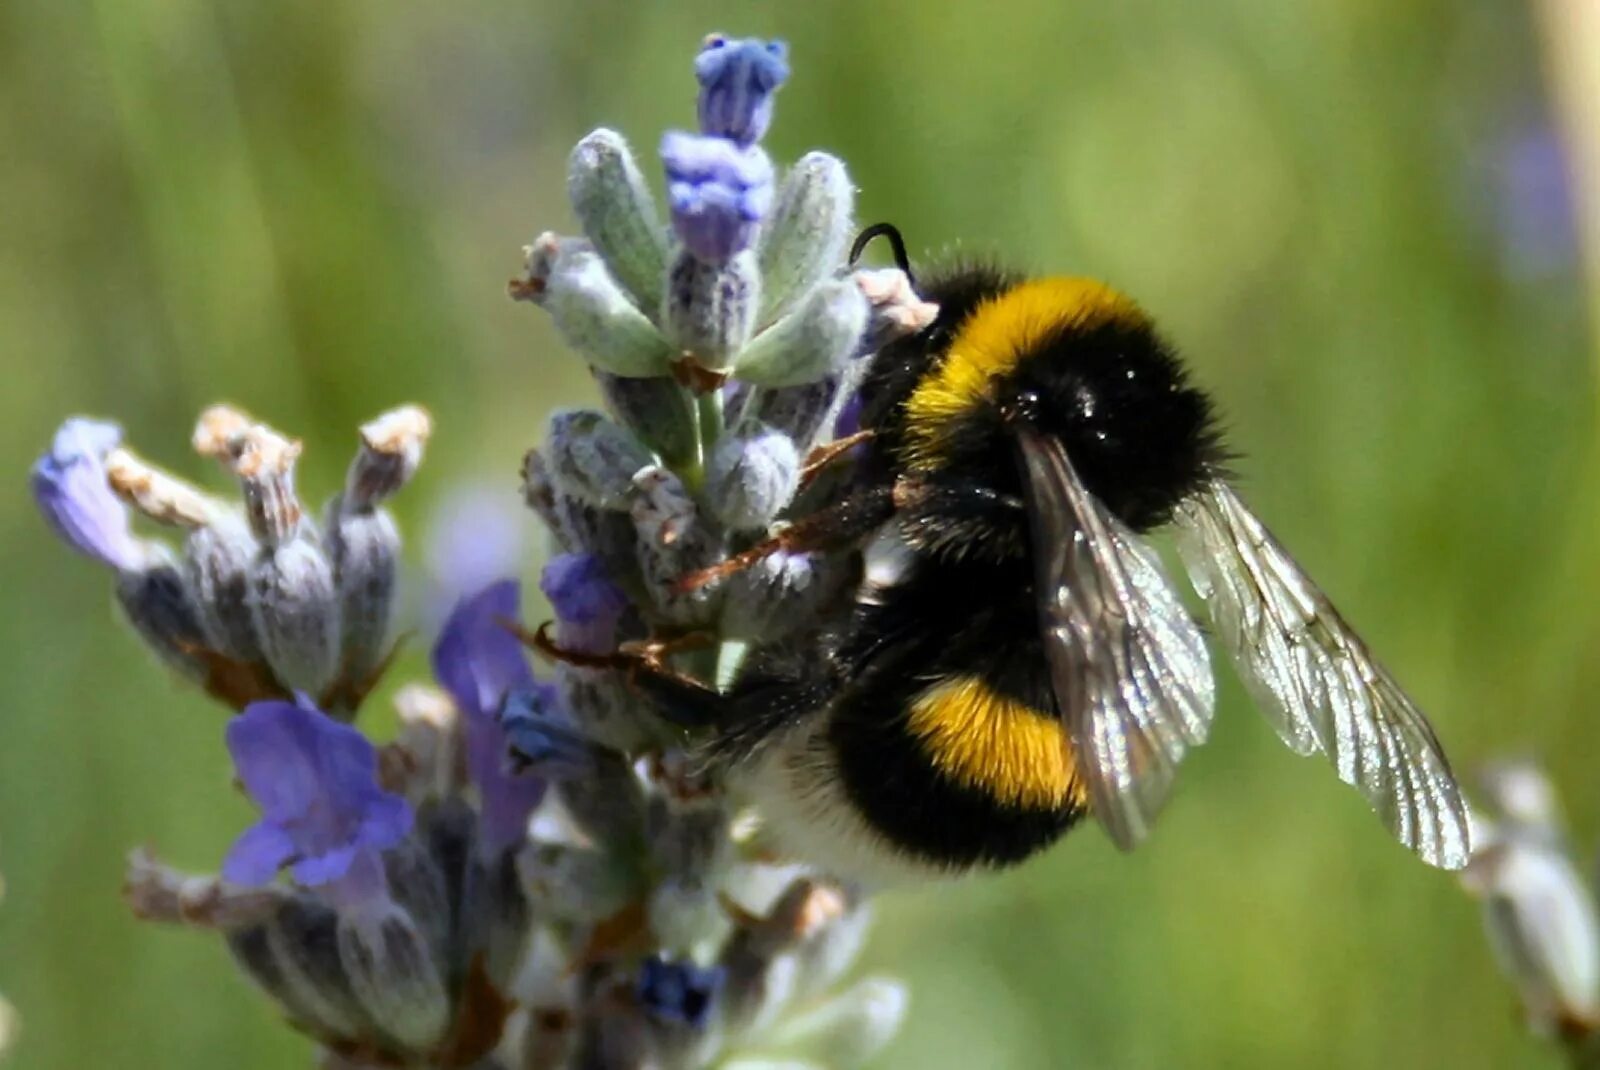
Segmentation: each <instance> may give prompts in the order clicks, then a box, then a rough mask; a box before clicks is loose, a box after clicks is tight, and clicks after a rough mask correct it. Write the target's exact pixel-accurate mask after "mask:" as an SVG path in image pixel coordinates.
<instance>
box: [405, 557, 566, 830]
mask: <svg viewBox="0 0 1600 1070" xmlns="http://www.w3.org/2000/svg"><path fill="white" fill-rule="evenodd" d="M520 600H521V587H520V586H519V585H518V584H517V583H516V581H514V580H506V581H503V582H501V583H496V584H493V585H491V586H489V587H486V588H484V589H483V590H482V591H479V592H478V593H477V594H475V595H472V596H471V597H469V598H463V599H462V600H461V601H460V602H459V603H457V605H456V608H455V611H454V612H453V613H451V614H450V618H449V619H448V620H447V621H445V625H444V629H443V630H442V631H441V632H440V633H439V641H438V643H436V644H435V645H434V648H433V674H434V676H435V678H437V679H438V681H439V685H440V686H441V687H443V688H444V689H445V690H446V691H448V692H449V693H450V697H451V698H452V699H453V700H454V701H455V704H456V708H457V709H458V710H459V711H460V712H461V716H462V718H463V720H464V722H465V731H466V737H467V772H468V775H469V776H470V777H471V778H472V782H473V783H474V784H476V785H477V788H478V792H479V795H480V796H481V798H482V800H483V810H482V816H481V819H480V830H481V839H480V843H481V845H482V846H483V848H484V850H485V851H486V852H488V853H490V854H494V853H498V852H499V851H500V850H503V849H504V848H507V847H510V846H513V845H515V844H517V843H519V842H521V840H522V838H523V836H524V835H525V834H526V831H527V826H528V817H529V815H531V814H532V813H533V810H534V807H536V806H538V805H539V801H540V800H541V799H543V798H544V787H545V786H544V781H542V780H539V779H538V778H536V777H525V776H516V775H514V774H512V773H510V772H508V771H507V769H506V767H505V761H506V735H505V731H504V730H503V729H502V728H501V727H500V724H499V721H498V720H497V715H498V713H499V711H500V707H501V704H502V703H504V701H505V699H506V696H507V695H510V694H514V693H521V692H527V691H533V690H535V689H540V690H543V689H546V688H548V685H540V684H538V683H536V681H535V680H534V677H533V670H532V669H531V668H529V667H528V662H527V659H526V658H525V657H524V656H523V652H522V644H521V642H519V641H518V639H517V637H516V636H515V635H513V634H511V632H510V631H509V630H507V627H506V626H507V624H511V623H515V622H517V621H518V620H519V619H520V618H519V610H518V603H519V602H520Z"/></svg>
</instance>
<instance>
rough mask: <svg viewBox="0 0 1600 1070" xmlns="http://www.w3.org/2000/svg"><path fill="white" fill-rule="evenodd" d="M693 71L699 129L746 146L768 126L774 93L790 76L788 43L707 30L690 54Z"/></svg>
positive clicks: (765, 130) (753, 142)
mask: <svg viewBox="0 0 1600 1070" xmlns="http://www.w3.org/2000/svg"><path fill="white" fill-rule="evenodd" d="M694 76H695V79H696V80H697V81H698V82H699V83H700V101H699V113H700V132H701V133H702V134H708V135H710V136H712V137H725V138H727V139H728V140H730V141H733V142H735V143H736V144H738V145H740V146H744V147H749V146H751V145H754V144H755V143H756V142H757V141H760V140H761V138H762V137H763V136H764V135H765V134H766V132H767V127H769V126H771V125H772V108H773V94H774V93H776V92H777V90H778V87H779V86H781V85H783V83H784V82H786V81H788V79H789V46H788V45H786V44H784V43H783V42H782V41H763V40H761V39H760V38H756V37H751V38H746V39H744V40H738V41H735V40H730V39H729V38H727V37H724V36H722V35H721V34H712V35H711V36H710V37H708V38H706V42H705V44H704V45H703V46H702V47H701V49H700V54H699V55H698V56H696V57H695V61H694Z"/></svg>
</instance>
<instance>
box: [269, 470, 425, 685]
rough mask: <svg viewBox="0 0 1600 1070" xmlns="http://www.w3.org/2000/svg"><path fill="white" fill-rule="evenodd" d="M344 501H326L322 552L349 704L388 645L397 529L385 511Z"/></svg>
mask: <svg viewBox="0 0 1600 1070" xmlns="http://www.w3.org/2000/svg"><path fill="white" fill-rule="evenodd" d="M344 502H345V499H344V498H343V497H337V498H335V499H334V500H333V501H331V502H329V503H328V519H327V544H328V555H327V556H328V562H329V564H330V565H331V566H332V568H333V579H334V583H335V584H336V585H337V587H338V592H339V593H338V601H339V611H338V619H339V624H340V636H341V638H340V640H339V654H338V675H339V677H340V680H341V682H342V683H343V685H344V686H343V687H341V689H340V690H341V696H340V697H341V699H342V700H343V701H345V702H348V703H351V704H353V703H356V702H359V701H360V699H361V698H363V697H364V696H365V693H366V690H367V688H368V686H369V685H370V683H371V682H372V680H371V678H372V676H373V674H374V673H375V672H376V671H377V670H378V669H379V667H380V666H382V665H383V663H384V660H385V659H386V658H388V656H389V652H390V649H391V644H390V641H389V631H390V625H391V622H392V620H393V618H394V609H395V603H396V601H397V594H398V590H399V571H400V531H399V529H398V528H396V527H395V523H394V518H392V517H391V516H390V515H389V514H388V512H386V511H385V510H382V509H369V510H347V509H346V508H345V507H344ZM280 553H281V551H280Z"/></svg>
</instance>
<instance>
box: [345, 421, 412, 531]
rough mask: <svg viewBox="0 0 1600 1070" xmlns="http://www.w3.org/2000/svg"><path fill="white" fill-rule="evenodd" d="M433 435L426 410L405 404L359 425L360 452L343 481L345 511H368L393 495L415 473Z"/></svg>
mask: <svg viewBox="0 0 1600 1070" xmlns="http://www.w3.org/2000/svg"><path fill="white" fill-rule="evenodd" d="M432 433H433V421H432V420H431V419H430V418H429V417H428V413H427V411H426V410H425V409H423V408H421V407H420V406H417V405H406V406H403V407H401V408H398V409H392V410H390V411H389V412H386V413H384V414H383V415H382V416H379V417H378V418H377V419H375V420H371V421H369V422H367V423H365V424H362V425H361V449H360V450H359V451H358V452H357V453H356V457H355V460H354V461H352V462H351V464H350V474H349V476H348V477H347V478H346V480H345V490H344V498H343V503H344V508H346V509H349V510H352V511H362V510H368V509H371V508H373V507H374V506H376V505H377V504H378V503H379V502H381V501H383V500H384V499H386V498H389V497H390V496H392V495H393V494H394V493H395V492H396V491H398V490H399V489H400V488H401V487H403V486H405V485H406V483H408V482H410V480H411V477H412V476H413V475H415V474H416V471H417V466H418V465H420V464H421V463H422V450H423V447H424V446H425V445H427V442H428V436H429V435H430V434H432Z"/></svg>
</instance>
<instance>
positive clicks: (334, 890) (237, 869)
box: [222, 700, 414, 905]
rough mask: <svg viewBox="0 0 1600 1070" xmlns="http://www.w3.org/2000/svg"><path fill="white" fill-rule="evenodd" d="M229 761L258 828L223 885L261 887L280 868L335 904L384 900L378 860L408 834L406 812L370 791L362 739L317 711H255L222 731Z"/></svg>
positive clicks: (373, 780) (370, 760) (240, 846)
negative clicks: (257, 818)
mask: <svg viewBox="0 0 1600 1070" xmlns="http://www.w3.org/2000/svg"><path fill="white" fill-rule="evenodd" d="M227 742H228V751H229V753H230V754H232V755H233V764H234V768H235V769H236V770H237V772H238V775H239V779H240V781H241V782H243V784H244V789H245V791H246V792H247V793H248V794H249V796H250V798H251V799H252V800H254V801H255V803H256V805H257V806H259V807H260V808H261V820H260V821H259V822H258V823H257V824H256V825H255V826H254V827H252V828H250V829H249V830H247V831H246V832H245V833H244V834H243V835H242V836H240V837H239V839H238V840H237V841H235V843H234V845H233V849H232V850H230V851H229V852H228V857H227V858H226V859H225V860H224V861H223V863H222V875H223V876H224V877H226V878H227V879H228V880H230V881H232V882H234V883H235V884H245V885H262V884H266V883H268V882H269V881H271V880H272V878H273V876H274V875H275V874H276V873H277V872H278V871H279V870H280V869H284V868H288V870H289V872H290V874H291V875H292V876H293V877H294V879H295V880H296V881H297V882H298V883H300V884H302V885H306V886H308V887H314V888H320V889H322V890H323V891H324V893H325V894H327V895H328V896H329V897H330V898H331V899H332V900H333V901H334V902H335V903H337V904H340V905H350V904H352V903H356V902H362V901H370V900H374V899H377V900H381V899H383V898H385V897H386V896H387V894H388V889H387V885H386V882H385V879H384V876H383V864H382V861H381V858H380V854H381V852H383V851H385V850H387V849H389V848H391V847H393V846H395V845H396V844H398V843H399V842H400V841H401V840H403V839H405V837H406V835H407V834H408V833H409V832H410V831H411V825H412V821H413V816H414V815H413V814H412V812H411V807H410V805H409V804H408V803H407V802H406V801H405V800H404V799H402V798H401V797H400V796H398V795H392V794H390V793H389V792H387V791H384V790H383V789H381V788H380V787H379V786H378V780H377V776H378V762H377V752H376V751H375V750H374V749H373V746H372V744H371V743H369V742H367V739H366V737H365V736H363V735H362V734H361V733H360V732H358V731H356V730H355V729H354V728H351V727H349V726H348V725H345V724H341V723H339V722H338V721H335V720H333V719H332V718H331V717H328V716H326V715H325V714H323V713H321V712H320V711H318V710H316V709H314V708H311V707H309V706H305V705H299V704H297V703H293V702H284V701H279V700H274V701H266V702H254V703H251V704H250V705H249V706H247V707H245V710H244V712H243V713H241V714H239V715H238V716H237V717H235V718H234V719H233V720H232V721H230V722H229V723H228V729H227Z"/></svg>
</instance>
